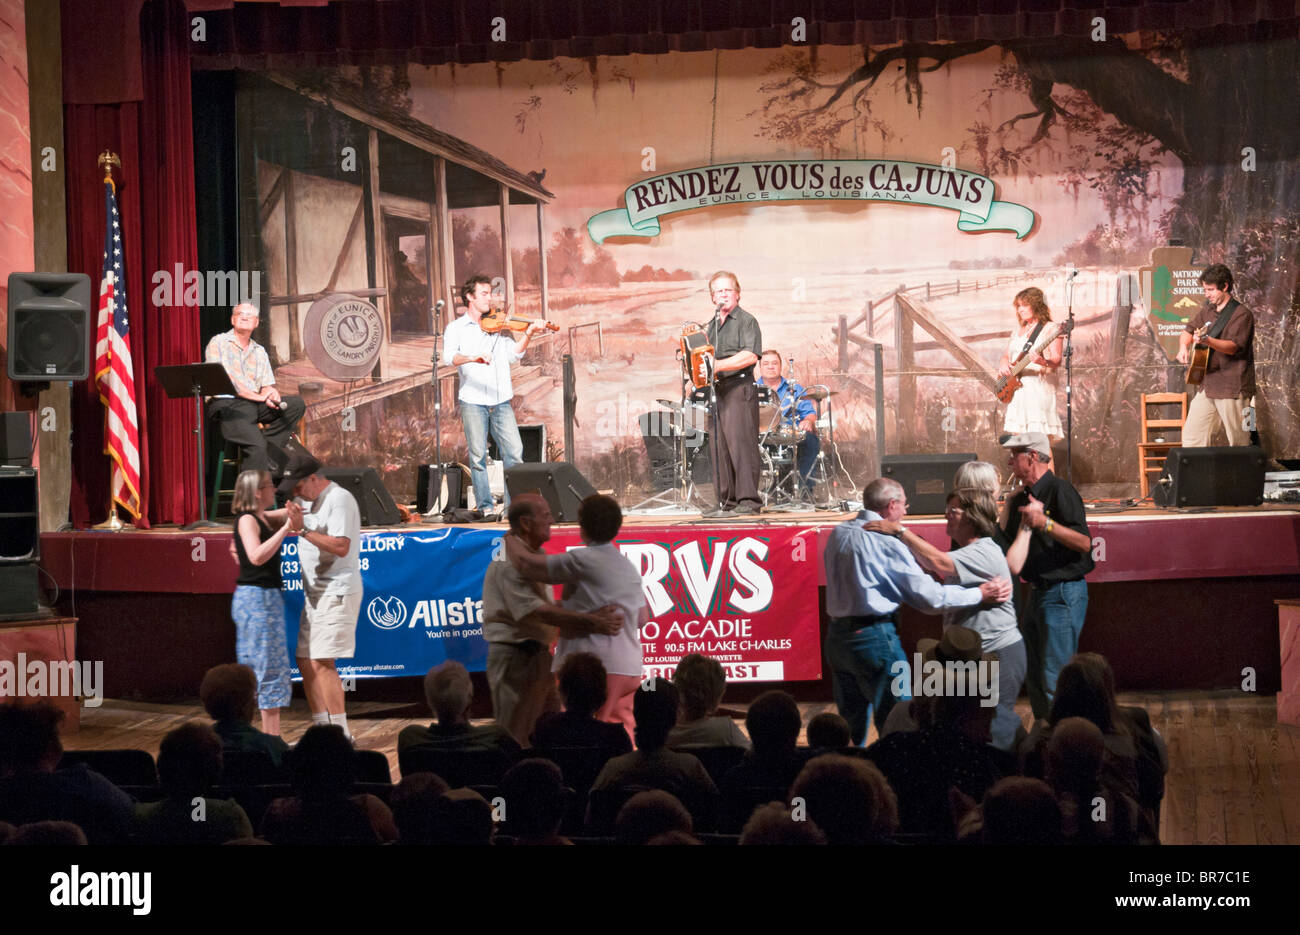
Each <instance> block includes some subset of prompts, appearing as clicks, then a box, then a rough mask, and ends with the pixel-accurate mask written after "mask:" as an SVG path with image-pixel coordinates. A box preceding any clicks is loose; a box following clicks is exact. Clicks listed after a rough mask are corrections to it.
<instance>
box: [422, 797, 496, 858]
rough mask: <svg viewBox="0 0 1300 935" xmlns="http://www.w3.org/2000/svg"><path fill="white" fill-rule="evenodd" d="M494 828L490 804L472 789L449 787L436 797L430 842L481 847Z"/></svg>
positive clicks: (487, 842)
mask: <svg viewBox="0 0 1300 935" xmlns="http://www.w3.org/2000/svg"><path fill="white" fill-rule="evenodd" d="M508 807H509V806H507V808H508ZM493 830H494V829H493V825H492V806H491V805H489V804H488V800H487V799H485V798H483V796H481V795H479V793H477V792H475V791H474V790H473V789H451V790H448V791H447V792H444V793H443V794H442V795H440V796H438V802H437V804H436V805H435V806H434V809H433V840H432V841H431V842H430V843H431V844H443V845H448V844H452V845H473V846H476V847H481V846H483V845H487V844H491V843H492V832H493Z"/></svg>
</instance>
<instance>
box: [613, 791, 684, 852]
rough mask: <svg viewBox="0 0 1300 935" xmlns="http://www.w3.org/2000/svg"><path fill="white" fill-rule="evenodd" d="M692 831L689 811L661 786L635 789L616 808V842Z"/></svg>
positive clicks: (631, 841)
mask: <svg viewBox="0 0 1300 935" xmlns="http://www.w3.org/2000/svg"><path fill="white" fill-rule="evenodd" d="M673 832H676V833H679V834H687V835H692V834H694V833H695V827H694V823H693V822H692V820H691V813H690V812H689V811H688V810H687V808H686V806H685V805H683V804H682V803H681V801H680V800H679V799H678V798H677V797H676V796H674V795H672V794H671V793H668V792H664V791H663V790H661V789H653V790H648V791H645V792H638V793H637V794H636V795H634V796H632V797H631V798H630V799H628V800H627V801H626V802H625V803H624V804H623V807H622V808H620V809H619V810H618V817H617V818H615V819H614V837H615V839H616V840H617V841H618V843H619V844H645V843H647V842H648V841H650V839H651V838H655V837H658V836H660V835H665V834H670V833H673Z"/></svg>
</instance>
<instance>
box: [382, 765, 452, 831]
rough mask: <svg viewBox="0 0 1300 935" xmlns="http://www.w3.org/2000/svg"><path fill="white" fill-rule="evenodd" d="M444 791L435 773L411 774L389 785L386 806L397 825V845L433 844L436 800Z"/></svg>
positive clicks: (444, 786)
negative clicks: (390, 793)
mask: <svg viewBox="0 0 1300 935" xmlns="http://www.w3.org/2000/svg"><path fill="white" fill-rule="evenodd" d="M447 789H448V786H447V783H446V782H445V781H443V778H442V777H441V776H439V775H438V774H437V773H411V774H410V775H409V776H403V777H402V781H401V782H399V783H398V784H397V785H395V786H393V793H392V796H391V799H390V802H389V806H390V808H392V811H393V821H394V823H395V824H396V825H397V843H399V844H432V843H434V840H435V837H436V834H435V831H434V817H435V815H436V814H437V808H438V799H439V798H440V797H441V796H442V794H443V793H444V792H446V791H447Z"/></svg>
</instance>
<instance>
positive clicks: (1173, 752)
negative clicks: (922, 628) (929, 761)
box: [64, 692, 1300, 844]
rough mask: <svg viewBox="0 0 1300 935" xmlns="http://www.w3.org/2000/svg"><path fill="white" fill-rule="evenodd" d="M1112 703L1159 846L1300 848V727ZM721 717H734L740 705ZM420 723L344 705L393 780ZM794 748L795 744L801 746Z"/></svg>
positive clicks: (411, 710)
mask: <svg viewBox="0 0 1300 935" xmlns="http://www.w3.org/2000/svg"><path fill="white" fill-rule="evenodd" d="M1120 703H1121V704H1125V705H1141V706H1143V707H1145V708H1146V709H1147V712H1148V713H1149V714H1150V715H1151V723H1152V724H1153V725H1154V726H1155V727H1156V728H1157V729H1158V730H1159V731H1160V733H1161V734H1162V735H1163V736H1164V738H1165V740H1166V742H1167V743H1168V745H1169V775H1168V778H1167V781H1166V786H1165V800H1164V806H1163V810H1162V814H1161V820H1160V838H1161V840H1162V841H1163V842H1164V843H1166V844H1300V727H1290V726H1287V725H1279V724H1278V723H1277V709H1276V705H1275V703H1274V700H1273V698H1272V697H1271V696H1263V697H1261V696H1257V695H1251V694H1243V693H1241V692H1144V693H1125V694H1123V695H1121V696H1120ZM727 708H728V709H729V710H732V711H734V712H735V713H737V714H740V715H742V716H743V706H738V705H728V706H727ZM799 708H800V711H801V712H802V714H803V720H804V724H805V725H807V723H808V721H809V719H811V718H812V717H813V716H815V715H816V714H819V713H820V712H822V711H824V710H828V709H832V710H833V706H832V705H829V704H801V705H800V706H799ZM1017 709H1018V710H1019V712H1020V714H1021V716H1022V718H1023V719H1024V720H1025V721H1026V722H1028V721H1029V706H1028V704H1027V703H1026V702H1024V701H1021V702H1020V703H1019V704H1018V705H1017ZM191 719H202V720H204V721H205V722H206V721H207V718H206V716H205V715H204V712H203V709H202V708H201V707H200V706H199V705H197V704H194V705H184V704H173V705H163V704H145V703H139V702H127V701H114V700H111V699H110V700H106V701H105V702H104V703H103V705H102V706H101V707H99V708H83V709H82V718H81V730H80V732H79V733H75V734H69V735H67V736H65V738H64V745H65V746H66V747H67V748H68V749H71V750H84V749H111V748H119V747H134V748H139V749H144V750H148V751H150V753H152V754H154V755H155V756H157V753H158V745H159V743H160V742H161V740H162V738H163V735H164V734H166V733H167V732H168V731H170V730H171V729H173V728H174V727H177V726H178V725H180V724H183V723H185V722H186V721H188V720H191ZM309 720H310V719H309V717H308V713H307V709H306V707H305V705H304V703H303V702H302V700H301V699H295V700H294V703H293V707H291V708H290V709H288V710H287V711H285V712H284V715H283V728H284V736H285V738H286V739H287V740H288V741H289V742H290V743H292V742H294V741H295V740H297V738H298V737H299V736H300V735H301V734H302V733H303V731H305V730H306V729H307V727H308V726H309ZM429 720H430V717H429V715H428V713H427V711H425V710H424V705H423V704H409V705H393V704H390V703H382V702H364V703H353V704H350V705H349V706H348V727H349V728H350V729H351V731H352V733H353V736H354V737H355V739H356V743H357V746H358V747H361V748H364V749H372V750H379V751H380V752H382V753H384V754H385V755H386V756H387V757H388V762H389V765H390V767H391V769H392V771H393V778H394V781H396V780H397V778H398V769H397V733H398V731H400V730H401V729H402V728H403V727H406V726H407V725H408V724H427V723H428V722H429ZM741 727H742V728H743V722H742V723H741ZM873 733H874V731H873ZM803 739H804V738H803V737H802V735H801V736H800V742H801V743H802V742H803ZM869 739H874V737H870V738H869Z"/></svg>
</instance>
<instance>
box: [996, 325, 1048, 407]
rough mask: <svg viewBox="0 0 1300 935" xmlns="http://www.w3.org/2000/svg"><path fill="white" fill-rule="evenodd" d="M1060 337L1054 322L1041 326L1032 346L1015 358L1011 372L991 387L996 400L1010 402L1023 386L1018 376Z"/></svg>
mask: <svg viewBox="0 0 1300 935" xmlns="http://www.w3.org/2000/svg"><path fill="white" fill-rule="evenodd" d="M1060 336H1061V329H1060V326H1059V325H1057V323H1056V322H1054V321H1049V322H1048V323H1047V324H1045V325H1044V326H1043V330H1042V331H1041V332H1040V333H1039V335H1038V340H1037V341H1035V342H1034V346H1033V347H1031V348H1030V349H1029V350H1027V351H1026V352H1025V353H1023V354H1021V355H1020V356H1019V357H1018V358H1016V362H1015V364H1013V365H1012V367H1011V372H1010V373H1009V374H1007V375H1006V376H1005V377H1002V378H1001V379H999V380H998V382H997V383H996V384H995V385H994V387H993V392H994V393H995V394H996V395H997V397H998V399H999V400H1001V401H1002V402H1004V403H1009V402H1011V398H1012V397H1013V396H1015V395H1016V390H1018V389H1020V387H1022V386H1024V383H1022V382H1021V380H1020V374H1021V372H1022V371H1024V369H1025V368H1026V367H1028V366H1029V365H1030V364H1031V363H1033V362H1034V358H1035V357H1037V356H1038V355H1039V354H1041V353H1042V351H1043V348H1045V347H1047V345H1049V344H1051V343H1052V342H1053V341H1055V340H1056V339H1057V338H1059V337H1060Z"/></svg>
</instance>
